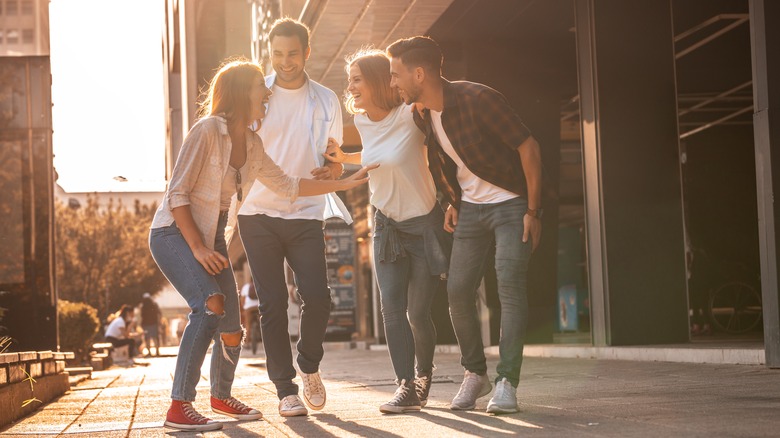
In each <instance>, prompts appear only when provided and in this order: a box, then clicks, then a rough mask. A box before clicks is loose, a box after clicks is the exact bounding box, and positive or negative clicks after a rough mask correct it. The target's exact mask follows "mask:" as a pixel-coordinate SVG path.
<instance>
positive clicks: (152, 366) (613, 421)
mask: <svg viewBox="0 0 780 438" xmlns="http://www.w3.org/2000/svg"><path fill="white" fill-rule="evenodd" d="M340 345H341V344H335V345H334V346H328V347H326V353H325V359H324V361H323V363H322V375H323V379H324V381H325V385H326V387H327V389H328V402H327V405H326V406H325V409H324V410H322V411H320V412H314V411H310V415H309V416H308V417H294V418H283V417H281V416H279V413H278V411H277V403H278V399H277V398H276V395H275V391H274V387H273V384H272V383H271V382H270V381H269V380H268V375H267V374H266V372H265V368H264V360H263V358H262V355H257V356H252V354H251V352H248V351H246V350H248V349H245V352H244V353H243V354H242V359H241V362H240V363H239V367H238V370H237V375H236V380H235V384H234V386H233V395H234V396H235V397H237V398H239V399H240V400H242V401H244V402H246V403H247V404H249V405H251V406H253V407H256V408H259V409H260V410H261V411H262V412H263V414H264V416H265V418H264V419H263V420H260V421H244V422H239V421H236V420H233V419H232V418H228V417H224V416H221V415H218V414H214V413H212V412H211V411H210V409H209V406H208V399H209V388H208V381H207V379H208V363H209V358H208V357H207V358H206V361H205V365H204V368H203V375H204V377H203V379H201V381H200V384H199V385H198V399H197V401H196V402H195V407H196V409H198V410H199V411H200V412H201V413H203V414H205V415H207V416H210V417H211V418H213V419H216V420H219V421H222V422H224V428H223V429H222V430H221V431H216V432H208V433H203V434H195V433H185V432H177V431H173V430H171V429H165V428H163V426H162V422H163V419H164V416H165V412H166V410H167V408H168V405H169V403H170V398H169V397H170V388H171V381H172V373H173V369H174V363H175V357H172V356H171V357H161V358H150V359H143V362H146V363H148V365H147V366H139V365H136V366H132V367H126V368H124V367H118V366H115V367H113V368H111V369H109V370H106V371H98V372H93V374H92V376H93V378H92V379H91V380H86V381H84V382H82V383H80V384H78V385H77V386H74V387H72V388H71V391H70V392H68V393H67V394H65V395H64V396H62V397H61V398H60V399H58V400H56V401H54V402H52V403H50V404H48V405H46V406H44V407H43V408H42V409H40V410H38V411H37V412H36V413H34V414H32V415H31V416H29V417H27V418H25V419H23V420H21V421H19V422H18V423H16V424H13V425H11V426H10V427H9V428H7V429H5V430H4V431H2V432H0V438H5V437H9V436H30V435H34V436H42V435H59V434H74V435H78V436H87V437H147V436H166V435H169V436H197V435H202V436H208V437H217V436H227V437H255V436H269V437H298V436H300V437H351V436H372V437H416V436H426V437H428V436H430V437H438V436H441V437H456V436H480V437H504V436H509V435H524V436H572V435H575V436H620V437H633V436H648V437H650V436H652V437H657V436H685V437H698V436H702V437H703V436H708V437H712V436H728V437H741V436H745V437H748V436H750V437H756V436H778V429H780V370H770V369H767V368H765V367H762V366H751V365H723V364H720V365H713V364H690V363H669V362H634V361H621V360H597V359H554V358H535V357H531V358H526V359H525V362H524V364H523V371H522V375H521V383H520V388H519V391H518V395H519V400H520V412H519V413H517V414H511V415H501V416H494V415H489V414H486V413H485V407H486V405H487V402H488V400H489V397H483V398H481V399H480V400H479V401H478V402H477V409H476V410H473V411H451V410H450V409H449V402H450V400H451V399H452V397H453V396H454V395H455V393H456V392H457V390H458V388H459V386H460V382H461V380H462V378H463V372H462V369H461V367H460V365H459V363H458V361H459V356H458V355H456V354H451V353H437V355H436V364H437V367H438V368H437V370H436V371H435V374H434V383H433V387H432V390H431V396H430V397H431V398H430V399H429V401H428V406H427V407H426V408H424V409H423V410H422V411H421V412H420V413H414V414H405V415H384V414H381V413H380V412H379V405H380V404H382V403H384V402H386V401H388V400H389V399H390V397H391V396H392V394H393V391H394V390H395V386H394V384H393V375H392V368H391V366H390V360H389V357H388V355H387V352H386V351H370V350H354V349H346V348H338V347H339V346H340ZM171 353H175V351H171ZM139 361H141V360H139ZM488 362H489V363H488V365H489V372H490V375H491V377H494V376H495V365H496V362H497V357H496V356H492V355H491V356H489V358H488Z"/></svg>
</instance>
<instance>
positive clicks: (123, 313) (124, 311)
mask: <svg viewBox="0 0 780 438" xmlns="http://www.w3.org/2000/svg"><path fill="white" fill-rule="evenodd" d="M117 313H118V314H117V315H116V317H115V318H114V319H113V320H112V321H111V323H110V324H109V325H108V328H106V341H108V342H110V343H111V345H113V346H114V347H115V348H116V347H122V346H124V345H128V346H129V349H128V356H130V358H131V359H132V358H133V357H135V339H132V338H131V337H130V333H129V331H128V325H130V322H131V321H132V320H133V317H134V316H135V309H133V307H132V306H130V305H128V304H124V305H123V306H122V308H121V309H119V312H117Z"/></svg>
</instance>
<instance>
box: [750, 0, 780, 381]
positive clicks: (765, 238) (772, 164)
mask: <svg viewBox="0 0 780 438" xmlns="http://www.w3.org/2000/svg"><path fill="white" fill-rule="evenodd" d="M778 20H780V3H778V2H777V1H774V0H751V1H750V39H751V46H752V52H753V108H754V111H755V112H754V114H753V130H754V133H755V147H756V188H757V192H758V222H759V224H758V225H759V226H758V232H759V245H760V251H761V290H762V298H763V300H762V301H763V303H762V304H763V309H764V346H765V349H766V364H767V366H769V367H771V368H780V306H778V302H779V301H780V295H779V294H778V287H777V286H778V259H777V248H778V246H779V245H780V229H779V228H778V225H779V224H778V221H777V218H778V217H780V205H778V204H777V203H775V202H774V193H775V192H778V193H780V27H778V26H777V22H778ZM770 22H774V23H775V25H772V26H769V25H768V23H770Z"/></svg>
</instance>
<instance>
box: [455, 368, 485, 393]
mask: <svg viewBox="0 0 780 438" xmlns="http://www.w3.org/2000/svg"><path fill="white" fill-rule="evenodd" d="M479 385H480V378H479V374H477V373H470V372H466V377H465V378H464V379H463V383H461V384H460V390H458V394H461V393H463V392H466V391H468V392H471V391H477V390H479Z"/></svg>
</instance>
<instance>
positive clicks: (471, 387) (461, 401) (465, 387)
mask: <svg viewBox="0 0 780 438" xmlns="http://www.w3.org/2000/svg"><path fill="white" fill-rule="evenodd" d="M492 388H493V387H492V385H491V384H490V379H488V376H487V374H485V375H484V376H480V375H479V374H477V373H472V372H471V371H468V370H466V373H465V374H464V375H463V383H461V384H460V389H459V390H458V393H457V394H456V395H455V398H453V399H452V404H451V405H450V409H454V410H465V409H474V408H475V407H476V406H477V399H478V398H480V397H483V396H485V395H488V394H490V390H491V389H492Z"/></svg>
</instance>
